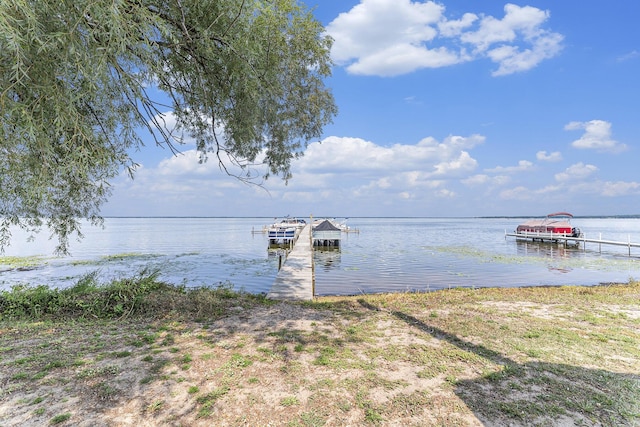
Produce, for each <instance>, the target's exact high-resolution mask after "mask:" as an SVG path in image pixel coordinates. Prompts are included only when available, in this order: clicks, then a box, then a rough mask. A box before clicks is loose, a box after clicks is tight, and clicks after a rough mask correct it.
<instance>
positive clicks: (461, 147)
mask: <svg viewBox="0 0 640 427" xmlns="http://www.w3.org/2000/svg"><path fill="white" fill-rule="evenodd" d="M484 140H485V138H484V137H483V136H481V135H471V136H468V137H462V136H449V137H447V138H445V139H444V140H443V141H441V142H440V141H437V140H436V139H435V138H431V137H428V138H424V139H422V140H421V141H419V142H418V143H417V144H415V145H409V144H395V145H392V146H390V147H383V146H380V145H377V144H375V143H373V142H370V141H365V140H363V139H361V138H349V137H336V136H331V137H328V138H326V139H324V140H323V141H322V142H314V143H312V144H309V146H308V147H307V150H306V151H305V155H304V157H303V158H302V159H300V160H299V161H298V162H296V164H295V169H296V170H301V171H305V172H308V173H312V172H313V173H315V172H322V173H349V174H352V175H353V174H356V173H360V174H363V175H368V174H373V173H376V174H378V173H380V172H385V173H389V174H391V173H398V172H408V171H419V172H420V173H421V174H423V175H424V176H426V177H436V176H437V177H452V176H458V175H459V174H460V172H461V171H470V170H473V169H474V168H475V167H476V166H477V162H476V160H475V159H473V158H472V157H471V156H470V155H469V153H468V150H471V149H472V148H474V147H475V146H477V145H479V144H482V143H483V142H484ZM294 174H295V170H294Z"/></svg>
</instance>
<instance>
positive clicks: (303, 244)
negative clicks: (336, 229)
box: [267, 224, 315, 301]
mask: <svg viewBox="0 0 640 427" xmlns="http://www.w3.org/2000/svg"><path fill="white" fill-rule="evenodd" d="M314 287H315V277H314V271H313V247H312V245H311V224H307V225H306V226H305V227H304V228H303V229H302V231H301V232H300V233H299V234H298V237H297V239H296V241H295V243H294V245H293V248H292V249H291V251H290V252H289V254H288V255H287V258H286V260H285V261H284V264H283V265H282V267H281V268H280V271H279V272H278V275H277V276H276V280H275V281H274V282H273V285H271V290H270V291H269V293H267V298H270V299H274V300H280V301H311V300H313V295H314Z"/></svg>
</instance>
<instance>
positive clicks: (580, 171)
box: [555, 162, 598, 181]
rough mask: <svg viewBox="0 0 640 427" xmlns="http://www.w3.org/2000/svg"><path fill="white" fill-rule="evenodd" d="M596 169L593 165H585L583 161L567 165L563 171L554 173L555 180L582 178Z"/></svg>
mask: <svg viewBox="0 0 640 427" xmlns="http://www.w3.org/2000/svg"><path fill="white" fill-rule="evenodd" d="M597 171H598V168H597V167H596V166H594V165H585V164H584V163H582V162H580V163H576V164H575V165H571V166H569V167H568V168H567V169H566V170H565V171H564V172H561V173H558V174H556V175H555V178H556V181H571V180H582V179H585V178H587V177H588V176H590V175H592V174H594V173H595V172H597Z"/></svg>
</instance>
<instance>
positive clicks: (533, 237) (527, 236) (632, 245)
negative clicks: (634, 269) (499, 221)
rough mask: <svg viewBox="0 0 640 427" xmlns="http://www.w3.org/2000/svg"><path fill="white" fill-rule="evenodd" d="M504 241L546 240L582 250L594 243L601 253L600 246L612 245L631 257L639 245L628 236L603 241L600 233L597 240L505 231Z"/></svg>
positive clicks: (583, 235)
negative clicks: (577, 245) (568, 243)
mask: <svg viewBox="0 0 640 427" xmlns="http://www.w3.org/2000/svg"><path fill="white" fill-rule="evenodd" d="M504 235H505V239H506V238H507V237H515V238H516V239H531V240H536V239H539V240H546V241H564V243H567V242H569V241H572V242H576V243H582V250H585V251H586V250H587V243H596V244H598V251H599V252H602V245H612V246H623V247H627V248H628V255H629V256H631V248H640V243H634V242H632V241H631V235H629V238H628V240H627V241H626V242H625V241H618V240H603V239H602V233H600V237H599V238H598V239H591V238H587V235H586V234H585V233H583V234H582V235H581V236H570V235H566V234H562V233H558V235H551V234H550V233H539V232H525V233H515V232H514V233H509V232H507V231H506V230H505V232H504Z"/></svg>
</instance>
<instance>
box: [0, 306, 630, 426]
mask: <svg viewBox="0 0 640 427" xmlns="http://www.w3.org/2000/svg"><path fill="white" fill-rule="evenodd" d="M503 305H504V304H503ZM505 308H506V307H504V306H503V307H500V309H501V310H504V309H505ZM512 309H513V310H523V309H524V308H523V307H517V306H513V307H512ZM531 309H532V310H533V309H535V310H542V309H541V308H540V306H539V305H537V306H535V307H531ZM542 314H544V315H549V313H547V312H545V311H543V312H542ZM411 319H412V318H409V319H399V318H398V317H397V316H392V315H390V314H389V313H385V312H384V311H378V312H376V311H375V310H367V308H366V307H365V308H362V309H356V310H354V311H353V312H352V313H340V314H338V313H336V312H335V311H329V310H318V309H311V308H308V307H305V306H303V305H297V304H286V303H278V304H274V305H271V306H258V307H255V308H251V309H248V310H245V309H242V308H241V307H235V308H234V309H232V311H231V314H230V315H228V316H225V317H224V318H222V319H220V320H216V321H212V322H207V321H202V322H189V323H184V322H175V321H167V322H154V323H151V324H143V323H137V322H125V323H123V324H122V325H121V326H119V327H115V328H114V325H113V323H111V324H108V325H106V326H103V325H94V326H91V325H78V324H75V325H73V326H70V327H69V328H68V329H65V328H64V327H59V326H58V327H52V328H47V327H46V326H39V327H36V331H35V332H34V333H33V334H29V335H28V336H24V334H22V335H21V334H17V333H16V331H15V330H11V329H4V330H0V338H2V340H1V344H0V345H1V346H3V347H2V348H0V350H2V352H0V356H1V357H2V359H0V360H1V361H2V362H3V364H2V369H3V371H4V372H3V373H2V374H1V375H0V391H1V394H0V397H1V399H0V425H1V426H7V427H10V426H11V427H12V426H40V425H54V424H57V425H65V426H67V425H69V426H71V425H73V426H87V427H89V426H92V427H93V426H138V427H142V426H320V425H325V426H360V425H385V426H411V425H415V426H456V425H457V426H493V425H495V426H507V425H508V426H520V425H522V426H525V425H531V423H532V420H531V419H522V420H518V419H517V418H515V420H514V418H513V417H512V418H509V419H505V420H501V419H499V418H498V419H489V418H487V416H486V415H483V411H482V410H481V409H479V408H480V406H479V404H478V402H477V400H475V399H468V398H465V396H466V395H465V390H464V387H463V388H462V389H461V387H460V384H464V383H465V381H471V382H472V381H474V380H475V379H477V378H479V377H481V376H482V375H486V373H487V372H488V371H492V370H494V371H499V370H500V369H501V367H502V365H503V364H502V363H501V362H502V361H501V360H500V358H499V357H493V358H491V357H489V360H480V358H478V357H476V356H475V355H473V354H470V355H469V354H466V353H465V354H463V353H460V354H457V353H455V351H459V350H457V349H456V348H455V347H454V346H451V347H452V348H451V350H447V351H450V352H452V354H453V356H454V358H455V357H457V358H459V359H460V361H459V363H457V364H456V367H455V371H451V370H447V369H449V368H445V367H442V366H441V364H439V362H438V361H437V360H431V359H430V352H429V349H434V350H439V351H442V350H443V349H445V347H446V348H448V347H447V346H450V342H454V343H455V341H451V340H450V342H447V341H446V340H443V339H442V337H438V336H437V335H436V334H433V333H429V332H430V331H428V330H425V328H424V325H420V324H416V325H415V327H413V326H412V325H411V322H412V321H413V320H411ZM415 322H416V323H418V321H417V320H416V321H415ZM469 340H470V341H473V338H472V337H471V338H469ZM8 343H11V344H8ZM34 349H37V350H34ZM395 352H397V353H398V354H397V355H396V354H394V353H395ZM434 354H435V353H434ZM43 356H44V357H43ZM434 357H435V356H434ZM465 358H468V360H464V359H465ZM9 361H11V363H8V362H9ZM636 362H637V361H633V363H636ZM452 372H454V373H455V381H454V380H452V378H451V377H452V375H453V374H452ZM483 387H484V386H483ZM468 390H472V389H471V388H467V392H468ZM489 392H490V391H489ZM530 392H534V393H535V390H533V391H532V390H525V389H519V390H518V389H516V388H515V385H514V390H513V393H520V394H522V395H524V396H525V398H526V394H527V393H530ZM520 397H522V396H520ZM576 419H577V420H578V422H577V421H576ZM535 423H536V424H537V425H554V426H556V425H558V426H573V425H586V426H595V425H606V424H601V423H599V422H597V420H589V419H587V418H583V419H581V418H580V417H575V416H574V417H569V416H563V415H561V414H560V415H557V414H556V415H555V416H554V417H553V418H547V416H546V414H539V415H538V416H537V417H536V420H535Z"/></svg>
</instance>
